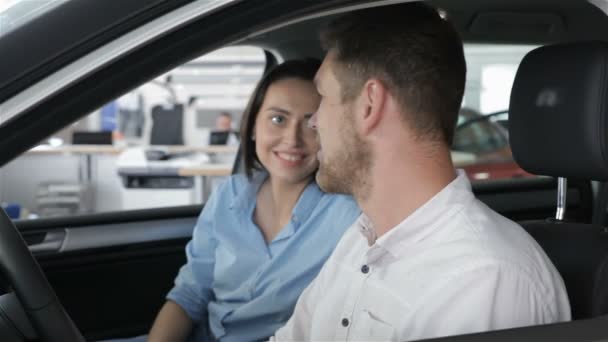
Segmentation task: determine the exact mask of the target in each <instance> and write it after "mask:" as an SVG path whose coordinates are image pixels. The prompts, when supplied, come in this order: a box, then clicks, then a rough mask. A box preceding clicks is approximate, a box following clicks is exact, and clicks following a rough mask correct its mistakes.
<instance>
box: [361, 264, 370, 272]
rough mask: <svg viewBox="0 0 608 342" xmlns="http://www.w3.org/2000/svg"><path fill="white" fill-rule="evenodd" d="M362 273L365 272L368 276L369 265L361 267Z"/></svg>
mask: <svg viewBox="0 0 608 342" xmlns="http://www.w3.org/2000/svg"><path fill="white" fill-rule="evenodd" d="M361 272H363V274H367V272H369V266H367V265H363V266H361Z"/></svg>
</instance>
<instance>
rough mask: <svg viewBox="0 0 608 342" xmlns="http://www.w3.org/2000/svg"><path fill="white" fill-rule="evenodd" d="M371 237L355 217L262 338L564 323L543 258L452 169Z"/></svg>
mask: <svg viewBox="0 0 608 342" xmlns="http://www.w3.org/2000/svg"><path fill="white" fill-rule="evenodd" d="M408 195H409V194H395V201H398V200H399V199H398V197H399V196H408ZM372 233H373V228H372V227H371V223H370V222H369V220H368V218H367V217H366V216H365V215H361V217H360V218H359V219H358V221H357V222H355V224H354V225H353V226H352V227H351V228H349V230H348V231H347V232H346V233H345V235H344V236H343V237H342V239H341V240H340V243H339V244H338V246H337V247H336V249H335V251H334V252H333V254H332V255H331V257H330V258H329V259H328V261H327V262H326V264H325V265H324V267H323V268H322V270H321V272H320V273H319V275H318V276H317V278H316V279H315V280H314V281H313V282H312V283H311V284H310V285H309V286H308V287H307V289H306V290H305V291H304V292H303V293H302V295H301V296H300V298H299V300H298V303H297V305H296V308H295V311H294V314H293V316H292V317H291V318H290V320H289V321H288V322H287V324H286V325H285V326H284V327H283V328H281V329H280V330H279V331H277V333H276V335H275V337H273V338H271V340H276V341H327V340H341V341H345V340H346V341H365V340H367V341H377V340H392V341H404V340H416V339H423V338H432V337H439V336H447V335H457V334H466V333H473V332H479V331H486V330H495V329H506V328H512V327H519V326H526V325H534V324H545V323H552V322H560V321H567V320H569V319H570V305H569V303H568V296H567V294H566V290H565V286H564V283H563V280H562V278H561V277H560V275H559V274H558V272H557V271H556V269H555V267H554V266H553V264H552V263H551V262H550V261H549V259H548V258H547V256H546V255H545V253H544V252H543V251H542V249H541V248H540V247H539V246H538V244H537V243H536V242H535V241H534V240H533V239H532V238H531V237H530V236H529V235H528V234H527V233H526V232H525V231H524V230H523V228H521V227H520V226H519V225H517V224H516V223H514V222H513V221H510V220H509V219H507V218H505V217H503V216H501V215H499V214H498V213H496V212H494V211H493V210H491V209H490V208H488V207H487V206H486V205H484V204H483V203H481V202H480V201H479V200H477V199H476V198H475V196H474V195H473V193H472V191H471V185H470V183H469V181H468V179H467V178H466V175H465V174H464V172H462V171H460V170H459V171H458V177H457V178H456V179H455V180H454V181H453V182H452V183H450V184H449V185H448V186H447V187H446V188H444V189H443V190H442V191H441V192H439V193H438V194H437V195H435V196H434V197H433V198H432V199H431V200H429V201H428V202H427V203H426V204H424V205H423V206H422V207H420V208H418V210H416V211H415V212H414V213H413V214H412V215H410V216H408V217H407V218H406V219H405V220H403V221H402V222H401V223H399V224H398V225H397V226H395V227H394V228H393V229H391V230H390V231H389V232H387V233H386V234H384V235H383V236H381V237H380V238H379V239H377V240H376V241H375V243H374V239H373V237H372ZM368 239H369V242H371V243H373V244H372V245H371V246H370V245H369V243H368Z"/></svg>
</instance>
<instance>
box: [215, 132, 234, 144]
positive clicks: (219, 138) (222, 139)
mask: <svg viewBox="0 0 608 342" xmlns="http://www.w3.org/2000/svg"><path fill="white" fill-rule="evenodd" d="M231 133H232V132H230V131H213V132H211V133H210V134H209V145H226V144H227V143H228V137H229V136H230V134H231Z"/></svg>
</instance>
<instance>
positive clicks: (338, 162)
mask: <svg viewBox="0 0 608 342" xmlns="http://www.w3.org/2000/svg"><path fill="white" fill-rule="evenodd" d="M347 121H348V120H344V121H343V122H342V125H341V126H340V131H339V133H338V134H339V135H340V136H341V137H342V150H340V151H338V150H335V151H333V155H331V156H329V155H324V158H323V159H324V160H319V170H318V171H317V174H316V180H317V183H318V184H319V187H320V188H321V189H322V190H323V191H325V192H331V193H339V194H347V195H354V196H355V198H356V199H357V200H362V199H365V198H367V196H368V194H369V192H370V188H371V184H370V179H369V170H370V166H371V153H370V151H369V146H368V145H367V143H366V142H364V141H363V139H361V137H360V136H359V135H358V134H357V132H356V130H355V129H354V127H353V122H352V121H351V122H347Z"/></svg>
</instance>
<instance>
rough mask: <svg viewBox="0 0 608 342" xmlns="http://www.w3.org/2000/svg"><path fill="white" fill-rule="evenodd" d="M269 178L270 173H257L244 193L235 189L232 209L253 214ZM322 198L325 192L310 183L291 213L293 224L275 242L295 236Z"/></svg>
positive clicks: (247, 184) (247, 182)
mask: <svg viewBox="0 0 608 342" xmlns="http://www.w3.org/2000/svg"><path fill="white" fill-rule="evenodd" d="M267 177H268V172H266V171H259V172H256V173H254V174H253V176H252V178H251V180H248V181H246V185H245V186H244V189H245V190H244V191H242V190H240V189H235V191H236V195H235V196H234V198H233V200H232V203H231V205H230V209H239V210H242V211H244V212H247V213H249V212H252V211H253V207H254V206H255V201H256V198H257V193H258V191H259V190H260V187H261V186H262V183H264V181H265V180H266V178H267ZM321 197H323V191H321V189H320V188H319V186H318V185H317V183H316V182H315V181H311V182H310V183H308V185H307V186H306V188H304V191H302V194H301V195H300V198H298V201H297V202H296V205H295V206H294V208H293V210H292V211H291V224H288V225H287V226H286V227H284V229H282V230H281V232H280V233H279V235H277V237H276V238H275V240H274V241H278V240H282V239H284V238H287V237H289V236H291V235H293V234H294V233H295V231H296V230H297V228H298V227H299V226H300V224H301V223H302V222H304V221H306V219H307V218H308V217H310V215H311V214H312V212H313V210H314V209H315V208H316V206H317V204H318V203H319V202H320V201H321Z"/></svg>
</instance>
